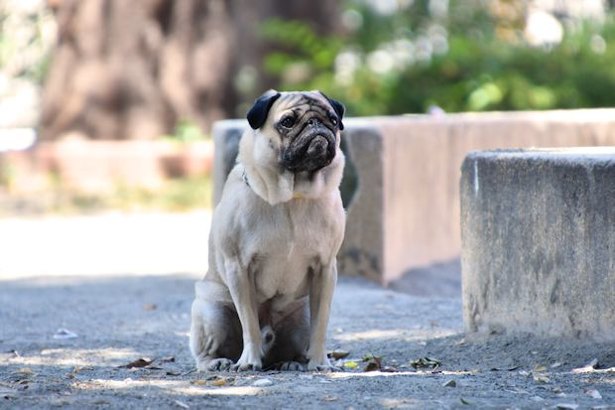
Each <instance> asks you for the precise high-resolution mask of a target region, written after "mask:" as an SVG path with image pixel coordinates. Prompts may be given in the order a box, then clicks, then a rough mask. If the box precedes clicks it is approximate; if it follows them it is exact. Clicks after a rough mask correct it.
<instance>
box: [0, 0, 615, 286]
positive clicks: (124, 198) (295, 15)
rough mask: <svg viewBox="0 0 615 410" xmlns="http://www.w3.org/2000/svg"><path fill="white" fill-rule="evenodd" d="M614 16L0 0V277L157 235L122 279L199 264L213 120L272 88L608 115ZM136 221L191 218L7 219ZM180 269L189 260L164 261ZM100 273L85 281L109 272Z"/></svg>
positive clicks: (580, 10) (418, 1)
mask: <svg viewBox="0 0 615 410" xmlns="http://www.w3.org/2000/svg"><path fill="white" fill-rule="evenodd" d="M614 7H615V1H613V0H608V1H607V0H344V1H330V0H310V1H309V2H307V1H287V0H262V1H258V2H254V1H248V0H181V1H180V0H177V1H174V0H133V1H125V0H0V221H2V220H4V222H3V225H2V227H1V232H0V255H1V254H2V253H3V255H1V256H2V257H1V258H0V276H2V275H5V276H6V275H9V274H10V273H11V272H13V273H14V272H16V270H15V269H16V268H15V267H16V266H21V265H23V263H24V261H26V260H28V259H29V258H30V255H32V253H31V252H30V253H28V252H27V249H38V250H39V252H43V254H45V255H47V257H48V258H47V259H45V258H39V260H47V261H48V263H44V264H42V266H38V267H34V265H32V267H31V268H29V269H30V270H29V271H28V272H30V273H32V274H37V273H41V272H48V271H49V266H55V265H54V264H56V265H57V263H59V260H60V259H62V260H63V261H66V260H68V259H70V258H74V257H75V255H77V254H79V255H81V257H82V262H87V260H89V259H91V258H93V257H95V256H96V255H97V251H96V250H95V249H96V248H97V246H111V245H115V246H116V247H117V248H118V249H120V248H121V249H127V248H128V249H133V248H130V246H131V245H130V244H132V243H137V242H138V243H140V244H143V243H144V242H143V237H148V238H150V239H152V238H154V237H162V236H164V239H163V240H162V239H161V240H160V242H159V243H158V242H157V243H156V244H154V243H149V242H147V241H145V243H149V245H147V246H142V247H141V248H140V249H142V251H143V254H142V255H141V256H139V254H138V253H135V252H136V251H134V249H133V251H125V252H124V253H125V259H126V260H137V259H142V260H146V259H147V258H148V256H147V255H151V254H152V253H156V252H153V251H152V250H158V251H159V253H165V251H167V250H168V249H169V248H170V247H171V246H179V247H180V248H181V249H183V251H182V252H184V254H182V255H183V256H181V257H178V256H177V254H176V255H174V256H173V255H171V256H169V264H165V263H161V262H160V261H158V262H156V263H155V265H156V266H153V265H154V263H153V262H152V266H149V267H148V268H147V269H145V268H144V265H138V264H137V265H134V266H133V268H134V269H133V268H126V265H122V268H121V269H124V270H131V269H132V270H134V271H140V272H143V273H145V272H152V271H156V272H158V271H160V272H163V271H167V272H168V271H169V270H173V269H175V270H182V271H194V270H201V271H202V270H203V269H204V266H205V265H206V263H205V259H204V255H203V248H204V244H205V243H206V240H207V238H206V232H207V226H208V220H209V215H210V214H209V211H208V209H210V207H211V190H212V183H211V180H212V179H211V170H212V156H213V147H212V142H211V138H210V133H211V127H212V124H213V123H214V122H215V121H217V120H220V119H225V118H240V117H244V115H245V112H246V111H247V109H248V108H249V106H250V104H251V102H252V101H253V100H254V98H256V97H257V96H258V95H260V94H261V93H262V92H263V91H264V90H266V89H268V88H278V89H281V90H286V89H320V90H323V91H324V92H326V93H327V94H329V95H330V96H331V97H334V98H336V99H339V100H341V101H343V102H344V103H345V104H346V106H347V112H348V115H349V116H371V115H391V114H406V113H427V114H437V115H444V114H445V113H448V112H461V111H492V110H547V109H556V108H581V107H612V106H615V70H614V69H613V67H615V47H613V44H614V43H613V40H615V18H614V16H615V14H614ZM143 211H147V212H149V213H152V212H153V213H156V212H158V213H161V214H167V213H168V212H178V211H181V212H185V211H191V212H196V214H193V215H197V216H196V219H194V220H193V219H181V220H170V219H165V221H166V222H160V224H161V225H160V226H161V227H165V226H166V228H164V229H166V230H165V231H164V235H161V234H160V231H157V229H158V228H156V229H154V228H153V227H154V226H157V225H156V223H159V222H156V221H158V220H155V221H154V220H151V219H147V218H148V217H146V219H140V220H138V221H137V222H134V225H130V223H129V222H127V220H124V219H121V217H118V216H117V215H116V217H115V218H116V219H98V220H97V222H95V225H91V226H90V225H87V223H86V222H84V221H85V220H80V221H81V222H79V223H75V224H74V225H70V226H72V227H73V228H70V226H69V225H66V224H64V225H54V224H53V223H51V222H49V221H47V224H46V225H44V224H42V222H41V220H40V219H38V220H37V221H38V222H36V223H35V224H33V225H24V224H14V223H13V222H14V221H13V219H14V218H32V217H34V218H40V217H45V218H49V217H58V216H62V215H76V214H77V215H82V214H92V213H95V214H97V215H100V214H101V213H102V214H105V215H108V213H109V212H111V213H113V212H119V213H122V214H125V213H126V212H128V213H133V214H134V213H141V212H143ZM106 218H108V216H107V217H106ZM117 218H120V219H117ZM132 221H135V220H134V219H132ZM194 221H198V222H196V223H197V224H200V226H198V227H196V228H195V222H194ZM9 222H10V223H9ZM131 223H133V222H131ZM96 224H98V225H96ZM165 224H166V225H165ZM67 226H68V227H67ZM45 227H46V228H45ZM147 227H150V228H147ZM71 229H72V230H71ZM148 229H149V230H148ZM161 229H162V228H161ZM191 230H192V231H193V235H194V236H190V235H188V236H189V237H188V238H187V237H186V232H187V231H191ZM194 231H197V232H196V233H195V232H194ZM58 232H62V233H63V235H62V236H61V237H60V236H58ZM118 232H121V234H119V233H118ZM131 232H139V235H140V236H138V235H137V234H135V235H137V236H134V237H133V236H130V235H131ZM84 237H85V238H88V239H87V240H83V238H84ZM20 238H21V239H20ZM58 238H60V239H58ZM37 241H38V242H37ZM66 241H68V242H66ZM71 241H72V242H71ZM92 241H94V242H95V241H98V242H96V243H97V244H98V245H97V246H94V245H92V243H93V242H92ZM178 241H179V242H178ZM54 243H56V245H57V247H62V248H63V249H64V250H65V251H67V250H72V253H71V255H72V256H71V257H70V258H69V257H64V256H61V255H65V254H63V253H62V252H60V251H59V248H57V247H56V248H53V247H50V244H54ZM178 243H180V244H179V245H178ZM186 244H188V245H186ZM18 249H22V250H23V249H25V250H23V251H22V252H21V253H20V252H19V251H16V250H18ZM42 249H44V251H43V250H42ZM75 249H77V250H78V251H75ZM180 254H181V252H180ZM39 255H40V254H39ZM58 255H60V256H58ZM189 255H192V256H189ZM194 255H197V256H194ZM11 258H13V259H11ZM54 258H55V259H54ZM182 258H183V260H185V261H193V262H186V264H185V265H181V264H180V265H181V266H179V267H178V265H173V263H176V262H177V260H180V259H182ZM191 258H192V259H191ZM30 259H32V258H30ZM34 259H36V258H34ZM10 260H13V263H9V262H8V261H10ZM173 261H175V262H173ZM86 264H87V263H84V264H82V265H86ZM82 265H79V264H75V266H74V269H72V270H71V268H70V267H67V266H66V265H62V266H63V268H62V269H60V268H58V271H60V272H62V273H67V272H73V271H74V272H78V271H80V269H82V268H83V266H82ZM90 265H91V264H90ZM98 265H99V267H98V268H97V269H95V270H94V271H96V272H98V271H104V270H107V271H109V270H118V269H120V268H118V266H119V265H118V266H116V265H114V264H113V262H112V261H109V260H100V261H98ZM129 265H130V264H129ZM57 266H59V265H57ZM130 266H132V265H130ZM26 270H27V269H26ZM94 271H93V272H94Z"/></svg>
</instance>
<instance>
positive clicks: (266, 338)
mask: <svg viewBox="0 0 615 410" xmlns="http://www.w3.org/2000/svg"><path fill="white" fill-rule="evenodd" d="M274 343H275V333H274V332H273V329H272V328H271V326H270V325H266V326H264V327H263V328H262V329H261V352H262V355H263V357H264V356H266V355H267V354H268V353H269V351H270V350H271V348H272V347H273V344H274Z"/></svg>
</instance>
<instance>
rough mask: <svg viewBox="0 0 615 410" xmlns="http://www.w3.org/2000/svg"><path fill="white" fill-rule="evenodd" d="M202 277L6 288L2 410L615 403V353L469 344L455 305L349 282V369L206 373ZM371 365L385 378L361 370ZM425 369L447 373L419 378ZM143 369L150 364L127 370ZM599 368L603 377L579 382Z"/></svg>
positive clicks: (53, 281)
mask: <svg viewBox="0 0 615 410" xmlns="http://www.w3.org/2000/svg"><path fill="white" fill-rule="evenodd" d="M195 279H197V277H196V276H194V275H188V274H174V275H166V276H155V277H131V276H125V277H122V276H114V277H98V278H95V277H67V278H58V277H47V278H34V279H29V280H14V281H1V282H0V407H4V406H7V407H10V408H41V407H43V408H46V407H52V406H63V407H65V408H92V407H105V408H123V409H125V408H147V407H150V408H173V407H174V408H187V407H192V408H237V407H252V408H289V407H299V408H321V407H323V406H333V407H336V408H348V407H354V408H363V407H370V408H371V407H376V408H396V407H406V408H408V407H409V408H412V407H416V408H425V407H428V408H456V407H464V406H467V404H466V403H470V404H471V405H474V406H476V407H489V406H492V407H507V406H511V405H513V406H518V407H536V406H538V407H550V406H555V405H557V404H558V403H572V404H579V405H582V406H584V407H591V406H593V405H599V404H608V403H614V400H615V372H610V371H609V370H607V369H605V368H607V367H612V366H615V357H614V354H613V349H612V346H608V345H600V344H591V345H588V344H587V343H582V341H575V342H570V343H565V344H562V343H561V341H559V342H556V341H537V340H533V339H531V338H527V337H514V338H513V337H505V336H499V337H493V338H490V339H488V340H486V341H470V340H465V339H464V337H463V334H462V322H461V301H460V299H459V297H439V298H437V297H415V296H413V295H409V294H407V293H400V292H397V291H394V290H392V289H382V288H381V287H379V286H376V285H374V284H371V283H368V282H365V281H363V280H360V279H353V278H342V279H341V280H340V283H339V286H338V289H337V293H336V297H335V301H334V306H333V310H332V317H331V323H330V326H329V338H328V347H329V348H330V349H331V350H334V349H335V350H343V351H347V352H349V355H348V357H346V358H345V359H342V360H341V361H339V362H338V363H337V364H338V365H339V366H342V367H344V366H345V367H346V368H345V371H340V372H333V373H293V372H285V373H281V372H265V373H241V374H238V373H215V374H198V373H196V372H194V371H193V363H192V359H191V358H190V355H189V352H188V348H187V342H188V328H189V324H190V322H189V319H190V318H189V310H190V304H191V301H192V295H193V283H194V280H195ZM60 329H64V330H65V331H67V332H58V331H59V330H60ZM73 333H74V335H75V336H76V337H68V338H67V336H72V334H73ZM54 335H55V336H56V338H54ZM61 335H64V338H57V337H58V336H61ZM370 355H371V356H377V357H381V358H382V365H383V366H386V369H384V370H386V371H375V372H364V371H363V369H364V367H365V366H366V362H363V358H364V357H365V356H370ZM421 358H423V359H424V358H430V359H433V360H435V361H437V362H439V363H440V365H439V366H438V367H437V368H430V367H429V365H426V367H422V368H421V367H419V368H417V369H415V368H414V367H413V366H412V363H413V362H414V363H415V364H416V363H417V361H419V362H420V359H421ZM138 359H144V361H143V362H141V364H147V363H149V364H148V365H146V366H143V367H135V368H127V367H126V365H128V364H130V363H133V362H135V361H137V360H138ZM592 359H597V360H598V363H599V365H598V367H599V368H602V370H595V369H592V370H591V371H589V370H588V371H587V372H586V373H573V372H571V370H572V369H574V368H577V367H581V366H583V365H584V364H587V363H589V362H590V361H591V360H592ZM150 361H151V362H150ZM348 363H355V364H356V367H354V366H348ZM424 363H429V362H425V361H424ZM133 364H134V363H133ZM589 390H596V391H598V392H599V394H600V396H601V397H602V399H597V398H595V397H597V396H596V395H595V394H594V396H595V397H592V396H591V395H590V394H589V393H588V391H589Z"/></svg>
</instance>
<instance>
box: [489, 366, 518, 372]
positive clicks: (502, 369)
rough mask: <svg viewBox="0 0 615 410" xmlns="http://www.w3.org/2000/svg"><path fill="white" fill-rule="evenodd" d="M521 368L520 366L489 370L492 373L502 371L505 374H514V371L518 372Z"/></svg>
mask: <svg viewBox="0 0 615 410" xmlns="http://www.w3.org/2000/svg"><path fill="white" fill-rule="evenodd" d="M518 368H519V366H512V367H492V368H491V369H489V370H490V371H492V372H501V371H505V372H512V371H514V370H517V369H518Z"/></svg>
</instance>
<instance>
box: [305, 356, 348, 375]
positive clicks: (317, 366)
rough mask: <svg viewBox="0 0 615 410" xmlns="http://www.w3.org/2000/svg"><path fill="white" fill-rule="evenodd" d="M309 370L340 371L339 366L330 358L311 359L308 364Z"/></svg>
mask: <svg viewBox="0 0 615 410" xmlns="http://www.w3.org/2000/svg"><path fill="white" fill-rule="evenodd" d="M307 369H308V371H311V372H339V371H341V369H340V368H339V367H335V366H333V365H332V364H331V363H330V362H329V360H328V359H326V360H318V361H316V360H310V361H309V362H308V365H307Z"/></svg>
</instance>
